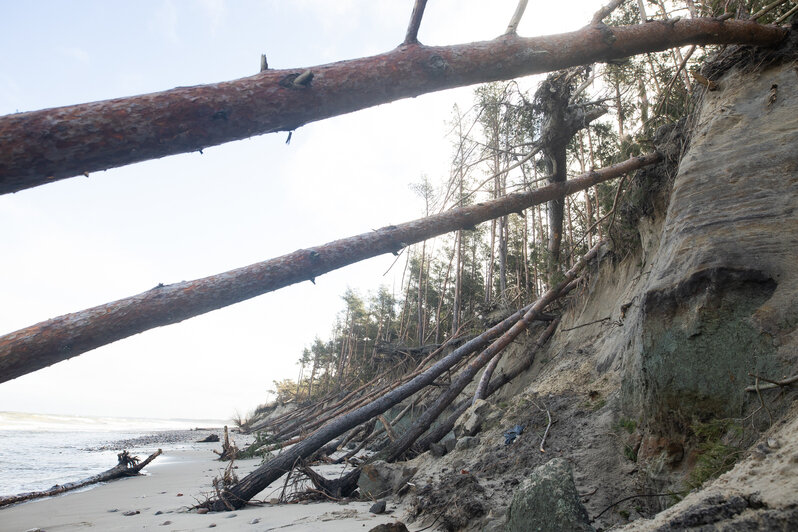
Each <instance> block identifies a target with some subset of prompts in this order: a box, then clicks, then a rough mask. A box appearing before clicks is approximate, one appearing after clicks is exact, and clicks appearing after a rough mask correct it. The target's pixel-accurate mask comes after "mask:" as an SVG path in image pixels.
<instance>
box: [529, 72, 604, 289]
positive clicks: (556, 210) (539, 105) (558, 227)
mask: <svg viewBox="0 0 798 532" xmlns="http://www.w3.org/2000/svg"><path fill="white" fill-rule="evenodd" d="M578 74H579V70H577V69H573V70H569V71H565V72H555V73H553V74H550V75H549V76H548V77H547V78H546V80H545V81H544V82H542V83H541V84H540V87H539V88H538V90H537V91H536V93H535V108H536V109H535V110H536V111H538V112H539V113H540V114H541V115H542V116H543V117H544V122H543V126H542V128H541V133H540V144H541V146H542V151H543V161H544V164H545V167H546V173H548V180H549V182H550V183H562V182H564V181H565V180H566V179H567V170H568V167H567V161H566V150H567V147H568V143H569V142H570V141H571V139H572V138H573V137H574V135H576V133H577V132H578V131H579V130H581V129H583V128H585V127H587V125H588V124H590V122H592V121H593V120H595V119H597V118H599V117H600V116H601V115H603V114H604V113H606V112H607V110H606V109H605V108H603V107H593V108H591V109H589V110H585V108H584V106H583V105H569V102H570V101H571V95H572V93H573V91H574V89H575V82H576V81H577V75H578ZM564 207H565V198H564V197H562V198H555V199H553V200H551V201H549V255H548V274H549V283H550V284H551V283H552V279H556V277H554V273H555V272H556V271H557V268H558V265H559V261H560V245H561V243H562V231H563V217H564Z"/></svg>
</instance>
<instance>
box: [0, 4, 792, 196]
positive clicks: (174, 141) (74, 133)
mask: <svg viewBox="0 0 798 532" xmlns="http://www.w3.org/2000/svg"><path fill="white" fill-rule="evenodd" d="M786 31H787V30H785V29H783V28H779V27H776V26H764V25H760V24H757V23H755V22H752V21H739V20H726V21H718V20H715V19H707V18H700V19H689V20H665V21H651V22H646V23H645V24H638V25H632V26H622V27H610V26H606V25H603V24H599V25H593V26H587V27H585V28H582V29H580V30H578V31H575V32H570V33H563V34H558V35H550V36H545V37H533V38H522V37H518V36H516V35H514V34H510V35H504V36H501V37H499V38H497V39H494V40H492V41H483V42H476V43H470V44H460V45H454V46H423V45H420V44H416V43H411V44H407V45H402V46H399V47H398V48H396V49H394V50H391V51H389V52H387V53H383V54H380V55H376V56H371V57H365V58H360V59H353V60H348V61H340V62H337V63H330V64H327V65H319V66H314V67H310V68H297V69H289V70H264V71H263V72H260V73H258V74H255V75H254V76H249V77H246V78H241V79H238V80H234V81H228V82H222V83H214V84H209V85H199V86H194V87H177V88H174V89H171V90H167V91H163V92H157V93H152V94H145V95H140V96H132V97H127V98H117V99H113V100H105V101H100V102H93V103H86V104H79V105H72V106H67V107H58V108H52V109H44V110H40V111H31V112H25V113H16V114H11V115H6V116H3V117H0V194H5V193H9V192H16V191H19V190H23V189H26V188H31V187H35V186H38V185H42V184H45V183H48V182H51V181H53V180H58V179H64V178H68V177H72V176H76V175H84V174H87V173H90V172H96V171H99V170H105V169H108V168H114V167H117V166H123V165H126V164H131V163H135V162H139V161H145V160H148V159H157V158H160V157H164V156H167V155H173V154H177V153H186V152H192V151H198V150H202V149H203V148H207V147H208V146H215V145H218V144H222V143H225V142H229V141H233V140H239V139H245V138H248V137H251V136H253V135H260V134H263V133H270V132H275V131H292V130H295V129H297V128H299V127H300V126H302V125H304V124H307V123H309V122H313V121H316V120H322V119H324V118H329V117H331V116H336V115H340V114H344V113H349V112H352V111H357V110H359V109H364V108H367V107H372V106H375V105H379V104H383V103H386V102H390V101H394V100H399V99H402V98H410V97H414V96H418V95H420V94H425V93H428V92H434V91H439V90H443V89H449V88H453V87H460V86H465V85H471V84H475V83H482V82H488V81H497V80H506V79H512V78H517V77H520V76H527V75H530V74H538V73H542V72H550V71H554V70H559V69H563V68H567V67H570V66H575V65H582V64H592V63H596V62H602V61H607V60H611V59H618V58H623V57H628V56H631V55H636V54H640V53H644V52H654V51H660V50H665V49H667V48H671V47H674V46H683V45H686V44H699V45H703V44H731V43H737V44H754V45H762V46H767V45H774V44H777V43H778V42H779V41H781V40H782V39H783V38H784V37H785V35H786Z"/></svg>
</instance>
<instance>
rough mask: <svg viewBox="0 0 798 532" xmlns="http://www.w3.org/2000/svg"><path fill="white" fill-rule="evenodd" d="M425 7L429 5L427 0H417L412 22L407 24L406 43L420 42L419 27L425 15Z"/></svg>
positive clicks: (411, 17) (411, 18)
mask: <svg viewBox="0 0 798 532" xmlns="http://www.w3.org/2000/svg"><path fill="white" fill-rule="evenodd" d="M425 7H427V0H416V3H415V5H414V6H413V13H412V14H411V15H410V23H409V24H408V25H407V34H405V42H404V44H418V28H419V27H420V26H421V17H423V16H424V8H425Z"/></svg>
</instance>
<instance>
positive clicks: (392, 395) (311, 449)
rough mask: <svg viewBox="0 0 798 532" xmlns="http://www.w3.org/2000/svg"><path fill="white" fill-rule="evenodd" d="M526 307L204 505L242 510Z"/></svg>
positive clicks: (489, 338)
mask: <svg viewBox="0 0 798 532" xmlns="http://www.w3.org/2000/svg"><path fill="white" fill-rule="evenodd" d="M529 308H531V305H530V306H528V307H525V308H523V309H521V310H519V311H518V312H516V313H515V314H513V315H512V316H510V317H509V318H507V319H505V320H504V321H502V322H501V323H499V324H498V325H495V326H493V327H491V328H490V329H488V330H487V331H485V332H483V333H482V334H481V335H479V336H477V337H476V338H474V339H472V340H469V341H468V342H466V343H465V344H463V345H462V346H460V347H458V348H457V349H455V350H454V351H452V352H451V353H449V354H448V355H446V356H445V357H443V358H442V359H440V360H439V361H438V362H436V363H435V364H433V365H432V366H431V367H430V368H428V369H427V370H426V371H424V372H422V373H421V374H419V375H418V376H416V377H414V378H413V379H412V380H410V381H409V382H407V383H405V384H403V385H402V386H399V387H397V388H395V389H393V390H391V391H390V392H388V393H386V394H385V395H383V396H382V397H380V398H378V399H375V400H374V401H372V402H370V403H368V404H366V405H364V406H362V407H360V408H358V409H356V410H353V411H351V412H348V413H346V414H344V415H342V416H339V417H337V418H335V419H334V420H332V421H330V422H329V423H327V424H326V425H324V426H323V427H321V428H319V429H318V430H317V431H316V432H314V433H313V434H311V435H310V436H308V437H307V438H305V439H304V440H302V441H301V442H300V443H298V444H296V445H294V446H293V447H291V448H289V449H286V450H285V451H284V452H283V453H282V454H280V455H278V456H276V457H274V458H272V459H271V460H269V461H268V462H267V463H265V464H263V465H262V466H260V467H259V468H257V469H256V470H255V471H253V472H252V473H250V474H249V475H247V476H246V477H244V478H243V479H241V481H239V482H238V483H237V484H235V485H233V486H231V487H229V488H227V489H226V490H225V491H224V492H223V493H222V499H221V500H211V501H208V502H207V503H205V504H204V506H206V507H209V508H210V509H212V510H215V511H224V510H227V509H228V505H232V506H233V507H235V508H241V507H242V506H244V505H245V504H246V503H247V501H249V500H250V499H252V498H253V497H254V496H255V495H257V494H258V493H260V492H261V491H262V490H264V489H265V488H266V487H267V486H268V485H269V484H271V483H272V482H274V481H275V480H277V479H278V478H280V477H281V476H282V475H284V474H285V473H286V472H288V471H289V470H291V468H292V467H293V466H294V464H296V463H297V460H300V459H305V458H308V457H309V456H311V455H313V454H314V453H315V452H316V451H317V450H319V449H320V448H321V447H322V446H324V445H325V444H326V443H327V442H329V441H331V440H332V439H334V438H336V437H338V436H340V435H341V434H343V433H344V432H346V431H348V430H350V429H352V428H354V427H356V426H358V425H360V424H361V423H364V422H366V421H368V420H370V419H371V418H373V417H375V416H378V415H380V414H382V413H383V412H385V411H386V410H388V409H389V408H391V407H392V406H394V405H396V404H398V403H400V402H402V401H404V400H405V399H407V398H408V397H410V396H411V395H413V394H414V393H416V392H418V391H419V390H421V389H422V388H424V387H426V386H429V385H430V384H432V383H433V382H434V381H435V379H437V378H438V377H439V376H440V375H441V374H443V373H444V372H445V371H446V370H448V369H449V368H451V367H452V366H454V365H455V364H456V363H457V362H459V361H460V360H462V359H463V357H465V356H467V355H469V354H471V353H473V352H475V351H477V350H479V349H482V348H484V347H486V346H487V345H489V344H490V342H491V341H492V340H493V339H494V338H496V337H498V336H500V335H501V334H503V333H505V332H506V331H508V330H510V328H511V327H512V326H513V325H514V324H515V323H516V322H517V321H518V320H519V319H522V318H523V316H524V313H525V312H526V311H527V310H528V309H529Z"/></svg>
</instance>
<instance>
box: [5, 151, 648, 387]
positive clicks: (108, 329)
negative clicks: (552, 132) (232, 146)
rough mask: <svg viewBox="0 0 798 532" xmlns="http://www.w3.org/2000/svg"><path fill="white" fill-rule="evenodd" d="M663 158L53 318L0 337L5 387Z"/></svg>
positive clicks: (640, 160) (632, 161) (627, 164)
mask: <svg viewBox="0 0 798 532" xmlns="http://www.w3.org/2000/svg"><path fill="white" fill-rule="evenodd" d="M659 159H660V155H659V154H658V153H651V154H648V155H645V156H641V157H636V158H632V159H629V160H627V161H624V162H622V163H619V164H617V165H614V166H611V167H609V168H605V169H603V170H598V171H595V172H590V173H588V174H585V175H583V176H581V177H579V178H576V179H573V180H571V181H569V182H566V183H557V184H554V185H550V186H547V187H543V188H540V189H538V190H533V191H529V192H524V193H518V194H511V195H508V196H506V197H504V198H500V199H498V200H493V201H489V202H485V203H480V204H477V205H472V206H468V207H463V208H459V209H452V210H450V211H447V212H445V213H441V214H437V215H434V216H429V217H427V218H421V219H418V220H415V221H412V222H407V223H405V224H401V225H398V226H393V225H392V226H388V227H383V228H382V229H378V230H376V231H371V232H369V233H365V234H362V235H358V236H354V237H350V238H345V239H342V240H337V241H335V242H331V243H329V244H325V245H322V246H318V247H315V248H311V249H301V250H299V251H295V252H293V253H290V254H288V255H283V256H282V257H278V258H276V259H271V260H267V261H264V262H260V263H256V264H252V265H250V266H245V267H243V268H239V269H236V270H231V271H228V272H225V273H221V274H217V275H213V276H210V277H205V278H203V279H197V280H194V281H183V282H180V283H175V284H172V285H166V286H164V285H158V286H156V287H155V288H153V289H151V290H148V291H147V292H144V293H142V294H138V295H135V296H132V297H128V298H126V299H120V300H118V301H114V302H112V303H107V304H105V305H100V306H98V307H94V308H91V309H87V310H83V311H81V312H76V313H74V314H67V315H64V316H60V317H57V318H53V319H50V320H47V321H44V322H41V323H38V324H36V325H32V326H30V327H28V328H26V329H21V330H19V331H16V332H12V333H9V334H6V335H5V336H2V337H0V382H5V381H8V380H10V379H13V378H16V377H19V376H20V375H25V374H26V373H30V372H32V371H36V370H38V369H41V368H44V367H46V366H49V365H51V364H55V363H56V362H60V361H62V360H66V359H68V358H71V357H73V356H76V355H79V354H81V353H85V352H86V351H89V350H91V349H94V348H96V347H99V346H101V345H105V344H109V343H111V342H115V341H116V340H120V339H122V338H126V337H128V336H131V335H134V334H136V333H140V332H142V331H146V330H147V329H152V328H154V327H159V326H162V325H168V324H172V323H177V322H180V321H183V320H184V319H187V318H190V317H192V316H197V315H199V314H203V313H205V312H209V311H211V310H215V309H218V308H222V307H225V306H227V305H231V304H233V303H238V302H239V301H244V300H246V299H250V298H252V297H255V296H258V295H260V294H264V293H266V292H270V291H273V290H276V289H278V288H282V287H284V286H288V285H291V284H294V283H298V282H300V281H305V280H311V281H312V280H313V279H314V278H315V277H317V276H319V275H322V274H323V273H326V272H329V271H332V270H335V269H337V268H341V267H342V266H346V265H347V264H352V263H354V262H358V261H361V260H364V259H367V258H370V257H375V256H377V255H381V254H383V253H390V252H396V251H398V250H399V249H401V248H402V247H403V246H407V245H409V244H413V243H415V242H420V241H422V240H426V239H428V238H431V237H433V236H436V235H440V234H444V233H448V232H451V231H455V230H457V229H467V228H471V227H473V226H474V225H475V224H478V223H480V222H484V221H485V220H491V219H493V218H497V217H499V216H502V215H505V214H509V213H512V212H520V211H522V210H524V209H526V208H528V207H530V206H532V205H535V204H537V203H541V202H545V201H549V200H551V199H552V198H557V197H561V196H564V195H566V194H572V193H574V192H576V191H579V190H584V189H585V188H587V187H590V186H593V185H595V184H596V183H600V182H602V181H606V180H607V179H611V178H612V177H616V176H619V175H621V174H624V173H626V172H629V171H631V170H636V169H638V168H641V167H643V166H646V165H649V164H653V163H655V162H657V161H658V160H659Z"/></svg>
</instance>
